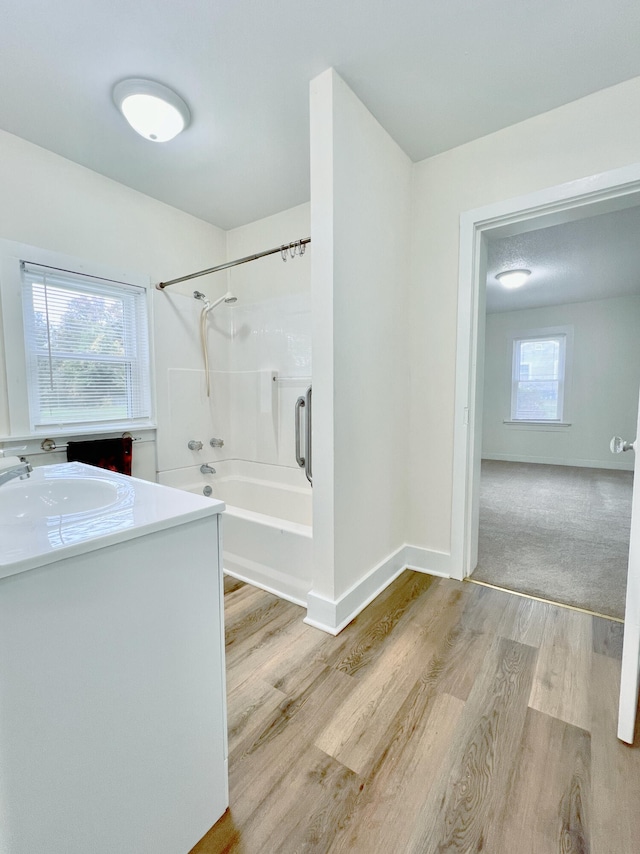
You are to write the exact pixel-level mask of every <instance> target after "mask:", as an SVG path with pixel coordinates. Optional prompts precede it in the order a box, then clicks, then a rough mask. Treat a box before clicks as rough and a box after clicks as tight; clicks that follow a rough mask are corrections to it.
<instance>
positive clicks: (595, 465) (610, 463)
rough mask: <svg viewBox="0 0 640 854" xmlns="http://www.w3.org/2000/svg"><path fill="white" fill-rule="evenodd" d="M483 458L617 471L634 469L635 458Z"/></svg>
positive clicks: (520, 455)
mask: <svg viewBox="0 0 640 854" xmlns="http://www.w3.org/2000/svg"><path fill="white" fill-rule="evenodd" d="M482 459H483V460H500V461H502V462H505V463H539V464H542V465H547V466H577V467H578V468H586V469H615V470H616V471H633V460H625V459H620V458H616V457H614V456H613V454H612V455H611V459H603V460H579V459H573V458H567V459H561V460H559V459H558V458H557V457H529V456H525V455H523V454H483V455H482Z"/></svg>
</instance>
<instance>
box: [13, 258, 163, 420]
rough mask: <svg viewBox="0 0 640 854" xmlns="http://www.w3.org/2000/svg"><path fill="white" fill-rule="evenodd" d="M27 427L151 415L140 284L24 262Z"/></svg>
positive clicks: (144, 308) (143, 297)
mask: <svg viewBox="0 0 640 854" xmlns="http://www.w3.org/2000/svg"><path fill="white" fill-rule="evenodd" d="M22 282H23V285H22V298H23V299H22V301H23V317H24V327H25V347H26V356H27V382H28V385H29V389H28V391H29V410H30V417H31V428H32V429H34V430H37V429H38V428H41V427H45V426H49V425H58V426H64V425H68V424H87V425H93V426H98V425H102V424H104V425H107V426H108V425H110V424H114V423H132V422H133V423H137V424H139V423H140V422H144V421H148V420H149V419H150V418H151V414H152V413H151V393H150V367H149V334H148V319H147V301H146V291H145V289H144V288H141V287H138V286H135V285H127V284H121V283H118V282H112V281H108V280H103V279H96V278H92V277H90V276H84V275H81V274H76V273H67V272H65V271H61V270H54V269H50V268H47V267H41V266H38V265H35V264H30V263H26V262H23V264H22Z"/></svg>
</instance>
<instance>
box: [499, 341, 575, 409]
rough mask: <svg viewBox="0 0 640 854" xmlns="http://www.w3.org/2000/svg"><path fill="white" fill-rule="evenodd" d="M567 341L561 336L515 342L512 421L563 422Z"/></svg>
mask: <svg viewBox="0 0 640 854" xmlns="http://www.w3.org/2000/svg"><path fill="white" fill-rule="evenodd" d="M566 340H567V336H566V334H564V333H562V334H553V335H539V336H536V337H532V338H528V337H522V338H515V339H514V341H513V372H512V384H511V420H512V421H562V419H563V415H564V388H565V364H566Z"/></svg>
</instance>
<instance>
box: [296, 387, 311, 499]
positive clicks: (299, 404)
mask: <svg viewBox="0 0 640 854" xmlns="http://www.w3.org/2000/svg"><path fill="white" fill-rule="evenodd" d="M303 409H304V410H306V412H305V430H304V439H305V445H306V449H305V454H304V456H302V447H301V445H302V426H301V418H302V410H303ZM295 428H296V440H295V452H296V462H297V463H298V465H299V466H300V468H301V469H304V473H305V475H306V478H307V480H308V481H309V483H310V484H311V486H313V474H312V471H311V386H309V388H308V389H307V393H306V395H305V396H304V397H302V395H301V396H300V397H299V398H298V399H297V400H296V406H295Z"/></svg>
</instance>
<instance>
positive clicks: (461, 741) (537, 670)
mask: <svg viewBox="0 0 640 854" xmlns="http://www.w3.org/2000/svg"><path fill="white" fill-rule="evenodd" d="M225 613H226V631H227V675H228V705H229V775H230V799H231V807H230V810H229V811H227V813H225V815H224V816H223V817H222V818H221V819H220V821H219V822H218V823H217V824H216V825H215V827H214V828H212V829H211V831H210V832H209V833H208V834H207V835H206V836H205V837H204V838H203V839H202V840H201V841H200V842H199V843H198V845H197V846H196V847H195V848H194V849H193V852H192V854H221V852H233V854H302V852H315V854H334V852H335V853H336V854H337V852H356V853H357V852H362V854H365V852H366V854H372V852H373V853H374V854H377V852H385V854H387V852H388V853H389V854H405V852H407V854H409V852H411V854H418V852H419V854H432V852H433V854H435V852H438V854H457V852H460V854H462V852H464V854H470V852H483V854H552V853H553V854H555V852H558V854H578V852H580V854H636V852H640V748H630V747H627V746H625V745H623V744H621V743H620V742H619V741H618V740H617V739H616V715H617V696H618V686H619V674H620V655H621V641H622V626H621V625H620V624H616V623H614V622H611V621H609V620H605V619H602V618H599V617H593V616H591V615H589V614H584V613H577V612H573V611H570V610H567V609H562V608H558V607H555V606H553V605H550V604H547V603H544V602H538V601H534V600H529V599H524V598H521V597H516V596H511V595H509V594H508V593H502V592H500V591H497V590H493V589H490V588H486V587H481V586H478V585H474V584H465V583H459V582H455V581H450V580H447V579H438V578H433V577H430V576H427V575H422V574H419V573H415V572H411V571H406V572H405V573H403V574H402V575H401V576H400V577H399V578H398V579H397V580H396V581H395V582H394V583H393V584H392V585H391V586H390V587H389V588H388V589H387V590H386V591H385V592H384V593H383V594H382V595H381V596H379V597H378V598H377V599H376V600H375V601H374V602H373V603H372V604H371V605H370V606H369V607H368V608H366V609H365V611H363V612H362V614H360V616H359V617H358V618H357V619H356V620H355V621H354V622H353V623H351V625H350V626H348V627H347V628H346V629H345V630H344V631H343V632H342V633H341V634H340V635H338V637H335V638H334V637H330V636H328V635H326V634H324V633H322V632H320V631H318V630H316V629H313V628H311V627H310V626H306V625H304V624H303V623H302V617H303V611H302V609H300V608H298V607H297V606H295V605H291V604H289V603H287V602H283V601H282V600H279V599H277V598H276V597H274V596H272V595H271V594H269V593H266V592H264V591H262V590H258V589H256V588H253V587H250V586H248V585H245V584H242V583H240V582H236V581H234V580H233V579H226V581H225Z"/></svg>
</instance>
